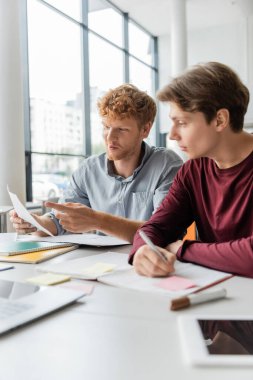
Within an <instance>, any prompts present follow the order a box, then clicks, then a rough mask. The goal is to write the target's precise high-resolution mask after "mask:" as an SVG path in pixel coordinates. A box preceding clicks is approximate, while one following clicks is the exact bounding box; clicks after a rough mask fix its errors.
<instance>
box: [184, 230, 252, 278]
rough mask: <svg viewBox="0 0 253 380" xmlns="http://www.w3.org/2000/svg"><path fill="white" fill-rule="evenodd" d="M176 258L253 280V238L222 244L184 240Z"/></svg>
mask: <svg viewBox="0 0 253 380" xmlns="http://www.w3.org/2000/svg"><path fill="white" fill-rule="evenodd" d="M177 258H178V259H179V260H181V261H188V262H191V263H196V264H200V265H203V266H206V267H210V268H213V269H218V270H221V271H225V272H229V273H233V274H238V275H242V276H247V277H252V278H253V236H249V237H246V238H241V239H237V240H232V241H228V242H224V243H202V242H197V241H190V240H186V241H185V242H184V243H183V245H182V247H181V248H180V249H179V250H178V252H177Z"/></svg>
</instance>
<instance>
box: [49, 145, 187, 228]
mask: <svg viewBox="0 0 253 380" xmlns="http://www.w3.org/2000/svg"><path fill="white" fill-rule="evenodd" d="M143 149H144V154H143V158H142V161H141V164H140V165H139V166H138V167H137V168H136V169H135V170H134V172H133V174H132V175H131V176H130V177H128V178H124V177H121V176H119V175H116V174H114V172H113V163H112V162H111V161H109V160H108V159H107V156H106V153H103V154H101V155H99V156H95V155H94V156H91V157H88V158H86V159H85V160H84V162H83V163H82V164H81V166H80V167H79V168H78V169H77V170H76V171H75V172H74V174H73V175H72V178H71V181H70V185H69V188H68V190H67V191H66V192H65V194H64V198H62V199H60V202H61V203H63V202H78V203H82V204H84V205H86V206H88V207H91V208H92V209H94V210H98V211H103V212H107V213H110V214H113V215H116V216H122V217H125V218H129V219H134V220H147V219H149V218H150V216H151V215H152V213H153V212H154V210H155V209H156V208H157V207H158V206H159V205H160V203H161V202H162V200H163V198H164V197H165V195H166V194H167V192H168V190H169V187H170V185H171V184H172V181H173V178H174V176H175V174H176V173H177V171H178V169H179V168H180V167H181V165H182V160H181V159H180V158H179V156H178V155H177V154H176V153H174V152H173V151H172V150H168V149H166V148H156V147H150V146H149V145H147V144H146V143H145V142H143ZM51 218H52V219H53V221H54V222H55V224H56V227H57V232H58V234H63V233H64V232H65V231H64V229H63V228H62V227H61V226H60V224H59V223H58V220H57V219H56V218H55V216H54V214H53V213H51Z"/></svg>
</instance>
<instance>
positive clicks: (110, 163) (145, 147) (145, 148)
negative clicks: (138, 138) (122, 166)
mask: <svg viewBox="0 0 253 380" xmlns="http://www.w3.org/2000/svg"><path fill="white" fill-rule="evenodd" d="M141 148H142V151H144V153H143V157H142V160H141V163H140V165H139V166H138V167H137V168H136V169H135V170H134V171H133V174H132V175H131V176H129V177H127V178H124V177H121V176H120V175H117V174H115V173H114V171H113V168H114V166H113V161H110V160H108V158H107V156H106V155H105V160H106V168H107V174H108V175H109V176H110V177H114V178H115V179H117V180H118V181H121V182H131V181H132V180H133V179H134V178H135V177H136V175H137V174H138V172H139V171H140V170H141V168H142V167H143V165H144V164H145V162H146V161H147V159H148V157H149V156H150V152H151V148H150V146H149V145H148V144H147V143H145V142H144V141H142V147H141Z"/></svg>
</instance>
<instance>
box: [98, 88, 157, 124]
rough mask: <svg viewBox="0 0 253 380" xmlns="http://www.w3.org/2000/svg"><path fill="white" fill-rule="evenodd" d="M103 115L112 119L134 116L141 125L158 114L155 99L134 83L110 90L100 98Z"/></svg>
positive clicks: (99, 105) (100, 112) (99, 108)
mask: <svg viewBox="0 0 253 380" xmlns="http://www.w3.org/2000/svg"><path fill="white" fill-rule="evenodd" d="M97 105H98V110H99V114H100V116H101V117H108V118H112V119H120V120H122V119H126V118H133V119H135V120H136V121H137V122H138V125H139V126H140V127H142V126H144V125H145V124H147V123H149V122H151V123H152V124H153V122H154V119H155V115H156V104H155V101H154V100H153V99H152V98H151V97H150V96H149V95H148V94H147V93H146V92H144V91H140V90H139V89H138V88H137V87H135V86H133V85H132V84H123V85H121V86H119V87H116V88H114V89H111V90H109V91H108V92H107V93H106V94H105V95H104V96H103V97H102V98H100V99H99V100H98V103H97Z"/></svg>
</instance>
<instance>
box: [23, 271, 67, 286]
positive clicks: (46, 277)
mask: <svg viewBox="0 0 253 380" xmlns="http://www.w3.org/2000/svg"><path fill="white" fill-rule="evenodd" d="M69 280H70V276H66V275H64V274H54V273H44V274H41V275H40V276H36V277H31V278H29V279H27V280H26V281H27V282H32V283H33V284H36V285H55V284H60V283H61V282H65V281H69Z"/></svg>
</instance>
